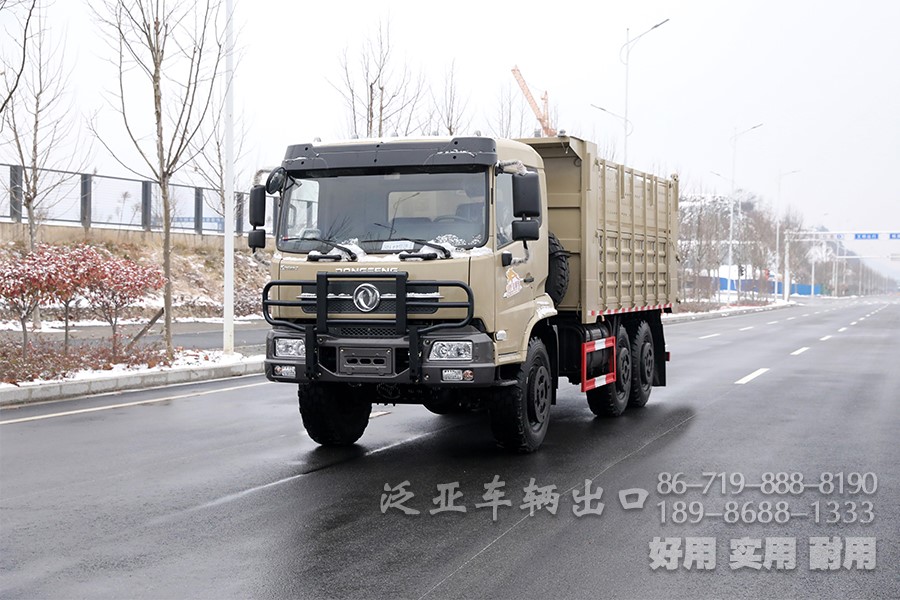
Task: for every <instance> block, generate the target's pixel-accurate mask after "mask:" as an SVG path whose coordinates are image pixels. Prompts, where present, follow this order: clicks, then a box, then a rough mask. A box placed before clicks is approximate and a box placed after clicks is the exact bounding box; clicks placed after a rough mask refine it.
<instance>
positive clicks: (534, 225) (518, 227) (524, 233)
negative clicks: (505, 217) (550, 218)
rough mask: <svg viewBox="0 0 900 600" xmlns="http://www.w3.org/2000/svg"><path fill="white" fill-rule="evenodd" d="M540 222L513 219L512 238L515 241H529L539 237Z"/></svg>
mask: <svg viewBox="0 0 900 600" xmlns="http://www.w3.org/2000/svg"><path fill="white" fill-rule="evenodd" d="M540 237H541V224H540V223H538V222H537V221H513V222H512V239H513V240H515V241H519V240H521V241H523V242H529V241H534V240H537V239H540Z"/></svg>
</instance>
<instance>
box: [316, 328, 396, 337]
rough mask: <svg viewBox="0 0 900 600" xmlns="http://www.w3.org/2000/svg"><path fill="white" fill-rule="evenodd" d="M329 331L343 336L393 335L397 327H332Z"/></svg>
mask: <svg viewBox="0 0 900 600" xmlns="http://www.w3.org/2000/svg"><path fill="white" fill-rule="evenodd" d="M331 333H333V334H334V335H338V336H344V337H394V336H396V335H397V329H396V328H394V327H350V326H345V327H332V328H331Z"/></svg>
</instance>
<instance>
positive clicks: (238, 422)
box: [0, 297, 900, 599]
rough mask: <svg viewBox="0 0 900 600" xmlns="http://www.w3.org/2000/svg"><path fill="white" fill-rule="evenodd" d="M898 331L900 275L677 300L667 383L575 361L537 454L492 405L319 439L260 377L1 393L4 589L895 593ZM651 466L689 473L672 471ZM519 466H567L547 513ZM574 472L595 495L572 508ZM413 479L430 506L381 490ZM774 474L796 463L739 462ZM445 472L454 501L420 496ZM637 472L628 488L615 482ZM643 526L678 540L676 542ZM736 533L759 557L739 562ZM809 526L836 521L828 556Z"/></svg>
mask: <svg viewBox="0 0 900 600" xmlns="http://www.w3.org/2000/svg"><path fill="white" fill-rule="evenodd" d="M898 332H900V300H898V299H897V298H896V297H894V298H878V299H859V300H840V301H830V302H825V301H818V302H816V303H814V304H811V305H807V306H797V307H792V308H787V309H783V310H779V311H773V312H765V313H757V314H749V315H743V316H735V317H729V318H722V319H716V320H706V321H697V322H691V323H679V324H672V325H669V326H668V327H667V336H668V344H669V349H670V351H671V352H672V362H671V363H670V367H669V386H668V387H666V388H655V389H654V390H653V394H652V396H651V399H650V403H649V404H648V405H647V407H646V408H644V409H642V410H629V411H627V412H626V413H625V415H624V416H623V417H621V418H619V419H611V420H610V419H595V418H593V416H592V414H591V413H590V411H589V410H588V408H587V405H586V402H585V401H584V399H583V396H582V395H581V394H580V393H579V391H578V389H577V388H575V387H574V386H569V385H568V384H565V385H564V386H563V389H561V393H560V401H559V404H558V405H557V406H556V407H554V409H553V412H552V419H553V421H552V423H551V426H550V431H549V433H548V436H547V439H546V441H545V443H544V446H543V447H542V449H541V450H540V451H539V452H537V453H535V454H533V455H528V456H515V455H510V454H507V453H505V452H503V451H501V450H499V449H497V448H496V447H495V445H494V443H493V441H492V438H491V435H490V431H489V428H488V425H487V422H486V419H485V415H483V414H470V415H464V416H459V417H438V416H435V415H431V414H430V413H428V412H427V411H426V410H425V409H424V408H421V407H403V406H399V407H376V409H375V410H376V411H379V413H376V414H378V416H375V417H374V418H373V419H372V420H371V422H370V425H369V428H368V430H367V432H366V434H365V436H364V437H363V438H362V440H361V442H360V444H359V445H357V446H355V447H352V448H347V449H339V450H333V449H323V448H318V447H317V446H316V445H315V444H314V443H313V442H312V441H311V440H310V439H309V438H308V437H306V436H305V435H304V433H303V430H302V427H301V426H300V421H299V415H298V414H297V409H296V403H295V398H296V396H295V390H294V389H293V388H292V387H291V386H286V385H280V384H271V383H268V382H266V381H265V380H264V379H262V378H261V377H258V376H256V377H247V378H241V379H234V380H228V381H219V382H207V383H203V384H197V385H190V386H180V387H170V388H165V389H156V390H143V391H140V392H133V393H122V394H116V395H109V396H103V397H95V398H86V399H81V400H76V401H68V402H59V403H52V404H44V405H40V406H27V407H22V408H17V409H5V410H2V411H0V486H2V487H0V516H2V521H0V576H2V579H0V597H3V598H76V597H77V598H83V597H91V598H126V597H127V598H316V599H318V598H365V599H376V598H391V599H393V598H413V599H418V598H517V599H520V598H782V597H791V598H798V597H810V598H863V597H864V598H897V597H900V577H898V573H900V571H898V565H900V551H898V541H900V536H898V531H900V527H898V525H900V500H898V499H900V485H898V481H900V446H898V431H900V406H898V400H900V394H898V391H897V390H898V389H900V368H898V365H900V363H898V360H897V356H898V355H900V336H898ZM762 369H766V370H765V371H763V370H762ZM121 405H126V406H121ZM115 406H118V407H115ZM79 411H80V412H79ZM382 411H383V412H384V413H385V414H380V413H381V412H382ZM704 472H713V473H724V474H725V475H724V477H723V479H724V481H725V485H726V489H725V493H724V494H723V493H722V489H721V486H722V480H721V479H718V478H716V479H713V484H712V485H711V486H710V489H708V490H705V493H704V489H703V487H702V486H704V485H705V484H706V483H707V481H708V479H707V478H704V477H703V476H702V473H704ZM666 473H669V474H673V475H674V474H676V473H682V474H683V476H680V477H677V478H676V479H675V481H677V482H684V483H688V484H691V485H697V484H701V487H692V488H688V490H687V491H686V492H685V493H683V494H676V493H668V492H669V490H668V489H667V487H666V484H665V482H666V481H668V480H667V479H666V476H665V475H664V474H666ZM767 473H770V474H771V475H765V474H767ZM779 473H783V474H785V475H784V476H783V477H782V476H779V475H778V474H779ZM822 473H830V474H833V475H831V476H830V479H829V476H825V477H824V478H823V476H822ZM840 473H843V486H844V489H843V492H842V493H840V492H839V491H838V484H839V482H840V477H839V476H838V474H840ZM852 473H870V474H874V475H875V476H877V483H875V480H874V478H873V477H872V475H869V476H866V477H865V478H863V479H862V480H861V479H860V478H858V477H854V476H853V475H851V474H852ZM660 474H663V475H660ZM795 474H802V477H803V480H802V482H801V481H799V479H798V475H795ZM495 475H497V476H499V478H498V480H502V481H504V482H505V487H503V488H502V490H503V491H505V492H506V498H507V499H509V500H510V501H511V504H512V506H502V507H500V508H499V511H498V518H497V520H496V521H494V520H493V519H492V510H491V509H490V508H489V507H488V508H477V507H476V506H475V505H476V504H479V503H483V502H485V501H486V500H485V499H484V498H483V497H482V496H483V494H485V484H488V483H490V482H491V481H492V480H493V479H494V476H495ZM792 477H793V479H792ZM532 478H534V480H535V485H536V486H539V487H543V486H549V485H555V486H556V488H555V492H558V493H560V497H559V500H558V505H557V509H558V510H557V512H556V514H555V515H554V514H551V513H550V512H548V510H547V507H546V506H545V507H544V508H543V509H540V510H538V511H536V512H535V514H534V516H530V515H529V511H528V510H526V509H523V508H521V505H522V504H523V503H524V500H525V493H524V488H526V487H527V486H529V483H530V480H531V479H532ZM661 478H662V480H663V481H664V483H663V485H662V487H660V481H661ZM585 480H590V481H591V482H592V483H591V485H592V487H593V488H596V487H597V486H599V487H602V488H603V495H602V498H601V500H600V501H601V502H603V503H604V510H603V512H602V514H600V515H599V516H598V515H591V514H586V515H583V516H576V515H575V514H574V513H573V508H583V507H585V506H587V505H586V504H585V503H584V502H583V499H582V502H581V503H580V504H576V502H575V498H574V497H573V491H577V492H579V498H582V497H581V496H580V494H581V492H583V491H584V486H585ZM823 480H824V481H826V483H823V484H822V485H821V486H820V485H819V484H820V482H821V481H823ZM404 481H408V482H409V484H408V486H407V487H406V489H407V490H408V491H409V492H411V493H413V494H414V496H413V497H412V498H411V499H409V500H408V501H407V502H406V503H405V506H408V507H409V508H412V509H415V510H418V511H419V514H418V515H406V514H404V513H403V512H402V511H401V510H399V509H396V508H391V507H388V508H387V509H386V511H385V512H383V511H382V509H381V507H382V504H381V499H382V494H384V493H385V492H384V487H385V485H388V486H389V487H394V486H397V485H398V484H401V483H402V482H404ZM742 481H743V483H744V486H743V488H742V487H741V486H740V484H741V482H742ZM778 481H782V482H783V484H784V486H788V485H792V483H797V484H799V483H804V484H807V487H805V488H795V489H794V491H796V492H797V493H794V494H792V493H791V492H790V491H789V490H788V489H786V488H784V489H781V491H779V490H778V489H771V490H767V488H766V487H748V486H754V485H755V486H760V485H761V484H763V483H765V482H769V483H771V484H773V486H774V485H775V484H776V483H777V482H778ZM827 482H830V483H831V484H832V485H833V488H829V487H828V485H827ZM453 483H456V484H458V488H457V489H458V491H460V492H462V493H463V496H462V497H461V498H458V499H457V500H456V501H455V504H457V505H461V506H465V507H466V509H467V512H466V513H458V512H441V513H438V514H430V513H429V510H430V509H434V508H437V507H438V505H436V504H435V503H433V502H432V499H433V498H435V497H437V496H438V486H439V485H442V484H453ZM779 485H780V484H779ZM676 487H677V485H676ZM861 487H862V488H864V489H860V488H861ZM873 487H875V488H876V489H873ZM631 488H641V489H644V490H646V491H647V492H648V496H647V498H646V501H645V503H644V505H643V508H642V509H641V508H634V509H631V510H625V509H624V508H623V506H622V504H621V503H620V500H619V497H618V494H619V492H620V491H622V490H627V489H631ZM594 491H596V490H595V489H594ZM866 492H873V493H866ZM679 501H684V502H686V503H687V504H686V505H685V507H686V508H689V509H690V511H691V512H685V511H684V510H682V511H680V512H679V510H678V508H679V507H678V506H676V505H675V503H676V502H679ZM662 502H665V503H666V505H665V506H666V521H667V522H666V523H662V522H661V520H662V517H661V511H662V507H661V506H660V503H662ZM728 502H736V504H735V505H733V506H729V505H727V503H728ZM763 502H770V503H771V508H767V507H766V506H765V505H764V504H763ZM779 502H785V503H787V505H786V506H785V505H780V506H776V505H777V503H779ZM817 502H818V509H819V521H820V522H818V523H816V522H815V509H816V506H817V504H816V503H817ZM829 503H832V504H829ZM850 503H855V504H850ZM866 503H870V504H868V505H867V504H866ZM729 508H730V509H731V510H729ZM700 510H703V513H702V518H700V519H697V515H699V514H700V512H699V511H700ZM834 510H837V512H836V513H834V512H833V511H834ZM709 513H713V515H716V514H718V515H721V516H710V515H709ZM757 515H759V516H758V517H757ZM804 515H805V516H804ZM835 515H836V516H835ZM683 517H689V518H690V519H694V520H698V521H699V522H697V523H689V522H688V523H683V524H679V523H676V522H673V520H678V519H681V518H683ZM726 518H729V519H731V520H735V519H736V520H737V521H738V522H737V523H733V524H732V523H727V522H725V521H726ZM757 518H758V519H760V520H768V521H770V522H768V523H759V522H753V523H750V522H749V521H754V520H756V519H757ZM776 518H778V519H780V520H781V521H785V520H786V522H781V523H779V522H775V519H776ZM835 518H838V519H840V520H842V521H844V522H843V523H828V522H827V521H828V520H833V519H835ZM870 518H872V519H873V521H872V522H871V523H867V524H863V523H861V522H860V521H864V520H869V519H870ZM850 521H853V522H850ZM654 538H660V541H661V542H666V541H667V540H666V538H669V539H668V542H669V546H668V547H669V548H674V546H673V544H674V542H675V540H678V541H679V542H680V543H681V547H680V548H679V549H675V550H673V551H672V553H671V554H670V555H669V556H670V557H671V561H668V562H667V560H666V559H665V555H664V554H662V553H656V554H654V556H655V558H651V556H650V554H651V552H650V548H651V545H653V542H654ZM698 538H714V539H713V540H712V541H711V542H710V540H708V539H707V540H698ZM743 538H750V541H749V542H747V543H749V544H753V543H754V542H753V540H760V543H761V547H760V549H758V550H751V551H750V552H749V554H754V553H755V554H756V556H758V557H759V560H758V561H757V562H758V563H762V564H765V563H766V562H767V561H768V565H769V567H770V568H767V567H766V566H762V567H761V568H759V569H755V568H749V567H744V568H732V560H735V561H736V560H738V558H740V556H739V554H738V552H737V550H735V551H732V544H735V545H736V547H743V546H744V545H745V541H742V540H743ZM777 538H782V539H777ZM818 538H830V539H828V540H826V541H828V542H832V543H833V542H835V541H837V542H839V543H840V544H842V545H843V549H841V548H838V552H839V554H838V555H837V562H832V563H830V564H831V565H832V566H837V567H838V568H837V569H836V570H831V571H829V570H827V568H828V565H829V563H828V556H827V552H825V551H824V550H821V548H823V546H822V545H821V543H820V542H821V540H819V539H818ZM835 538H837V539H835ZM855 538H863V539H862V540H856V539H855ZM873 538H874V543H875V549H876V554H875V556H871V555H866V554H865V551H866V548H867V547H869V548H870V547H871V546H870V545H869V544H870V543H871V540H872V539H873ZM790 540H793V541H794V544H795V547H794V550H793V552H791V551H790V544H791V542H790ZM710 543H711V544H712V545H711V546H709V544H710ZM703 544H707V546H706V547H712V548H714V549H715V551H714V553H711V554H705V555H703V554H702V552H699V551H698V549H702V548H703ZM811 545H812V546H814V548H813V550H811ZM867 545H868V546H867ZM688 547H690V551H689V552H688V555H689V557H687V558H689V564H691V566H692V568H691V569H687V568H686V567H685V566H684V564H685V561H686V557H685V554H684V552H685V550H686V549H687V548H688ZM695 551H696V552H695ZM679 552H680V554H679ZM791 556H793V557H794V561H793V564H792V562H791V560H790V558H791ZM712 557H714V558H715V565H714V567H713V565H711V564H710V563H709V562H708V561H709V559H710V558H712ZM704 561H706V562H704ZM867 561H868V562H867ZM872 561H874V563H875V564H874V568H872V569H871V570H866V569H863V568H860V567H865V566H871V565H872ZM749 562H750V563H751V564H754V563H753V560H749ZM811 562H812V563H813V564H814V565H815V566H817V567H819V566H824V567H825V569H826V570H813V569H812V568H811ZM659 564H670V565H672V566H674V567H675V568H674V569H673V570H668V569H666V567H665V566H661V567H660V566H658V565H659ZM654 566H657V568H653V567H654ZM791 566H792V567H793V568H790V567H791ZM699 567H713V568H699ZM779 567H785V568H782V569H780V568H779ZM845 567H849V568H845Z"/></svg>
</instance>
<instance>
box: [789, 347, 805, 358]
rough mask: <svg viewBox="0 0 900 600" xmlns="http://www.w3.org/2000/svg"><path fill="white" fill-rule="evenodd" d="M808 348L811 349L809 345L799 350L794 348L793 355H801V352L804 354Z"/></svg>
mask: <svg viewBox="0 0 900 600" xmlns="http://www.w3.org/2000/svg"><path fill="white" fill-rule="evenodd" d="M807 350H809V346H803V347H802V348H800V349H799V350H794V351H793V352H791V356H799V355H800V354H803V353H804V352H806V351H807Z"/></svg>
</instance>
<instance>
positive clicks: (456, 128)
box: [431, 60, 471, 135]
mask: <svg viewBox="0 0 900 600" xmlns="http://www.w3.org/2000/svg"><path fill="white" fill-rule="evenodd" d="M431 99H432V102H433V103H434V107H435V114H436V115H437V117H438V119H439V120H440V126H441V130H442V131H445V132H446V133H447V134H448V135H457V134H459V133H460V131H461V130H462V129H464V128H467V127H468V126H469V123H470V122H471V119H470V118H468V117H467V116H466V107H467V106H468V100H463V99H462V98H461V97H460V92H459V87H458V86H457V84H456V61H455V60H454V61H451V63H450V67H449V68H448V69H447V71H446V73H445V74H444V86H443V93H442V95H441V96H440V97H435V96H434V95H433V94H432V97H431Z"/></svg>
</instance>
